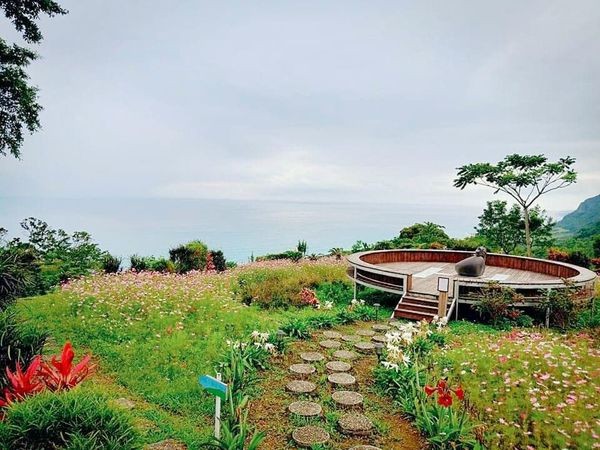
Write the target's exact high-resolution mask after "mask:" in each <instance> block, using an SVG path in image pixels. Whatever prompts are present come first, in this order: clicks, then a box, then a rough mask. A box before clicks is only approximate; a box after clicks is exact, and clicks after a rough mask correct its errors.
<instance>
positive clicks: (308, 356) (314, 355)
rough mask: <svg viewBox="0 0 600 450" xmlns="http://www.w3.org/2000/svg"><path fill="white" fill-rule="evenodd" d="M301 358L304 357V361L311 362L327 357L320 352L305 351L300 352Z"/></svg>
mask: <svg viewBox="0 0 600 450" xmlns="http://www.w3.org/2000/svg"><path fill="white" fill-rule="evenodd" d="M300 358H302V360H303V361H306V362H308V363H311V362H317V361H323V360H324V359H325V356H323V355H322V354H321V353H319V352H304V353H300Z"/></svg>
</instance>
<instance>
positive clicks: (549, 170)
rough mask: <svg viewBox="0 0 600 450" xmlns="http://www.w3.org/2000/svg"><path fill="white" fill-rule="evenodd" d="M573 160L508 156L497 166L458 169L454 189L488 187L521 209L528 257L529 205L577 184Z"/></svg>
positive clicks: (474, 166) (529, 248)
mask: <svg viewBox="0 0 600 450" xmlns="http://www.w3.org/2000/svg"><path fill="white" fill-rule="evenodd" d="M574 164H575V158H572V157H570V156H567V157H565V158H560V159H559V160H558V161H556V162H548V158H547V157H546V156H544V155H518V154H513V155H508V156H507V157H506V158H504V159H503V160H502V161H500V162H499V163H497V164H491V163H474V164H467V165H465V166H462V167H459V168H458V172H457V177H456V179H455V180H454V186H455V187H457V188H460V189H464V188H465V187H467V186H468V185H470V184H474V185H477V184H479V185H482V186H487V187H489V188H492V189H494V194H497V193H498V192H504V193H506V194H508V195H510V196H511V197H512V198H514V199H515V200H516V201H517V203H518V204H519V205H520V206H521V208H522V209H523V217H524V221H525V240H526V244H527V255H528V256H531V230H530V225H531V220H530V208H531V206H532V205H533V204H534V203H535V202H536V201H537V200H538V199H539V198H540V197H541V196H542V195H544V194H547V193H549V192H552V191H555V190H557V189H561V188H564V187H566V186H569V185H570V184H573V183H575V182H576V181H577V172H575V170H574V169H573V165H574Z"/></svg>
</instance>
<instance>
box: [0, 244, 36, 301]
mask: <svg viewBox="0 0 600 450" xmlns="http://www.w3.org/2000/svg"><path fill="white" fill-rule="evenodd" d="M40 284H41V278H40V266H39V260H38V258H37V253H36V252H35V250H34V249H33V248H32V247H30V246H29V245H26V244H16V245H10V246H7V247H5V248H0V308H4V307H5V306H6V305H7V304H9V303H11V302H12V301H13V300H14V299H15V298H17V297H20V296H23V295H27V294H32V293H35V291H36V290H37V289H36V288H37V287H39V286H40Z"/></svg>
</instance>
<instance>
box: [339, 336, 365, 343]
mask: <svg viewBox="0 0 600 450" xmlns="http://www.w3.org/2000/svg"><path fill="white" fill-rule="evenodd" d="M361 339H362V338H361V337H360V336H353V335H346V336H342V341H346V342H358V341H360V340H361Z"/></svg>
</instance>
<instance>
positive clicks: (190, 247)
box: [169, 241, 208, 273]
mask: <svg viewBox="0 0 600 450" xmlns="http://www.w3.org/2000/svg"><path fill="white" fill-rule="evenodd" d="M207 255H208V247H207V246H206V244H205V243H204V242H202V241H191V242H188V243H187V244H184V245H179V246H177V247H175V248H172V249H171V250H169V258H170V259H171V261H172V262H173V263H174V264H175V267H176V268H177V272H179V273H186V272H189V271H190V270H204V268H205V267H206V257H207Z"/></svg>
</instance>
